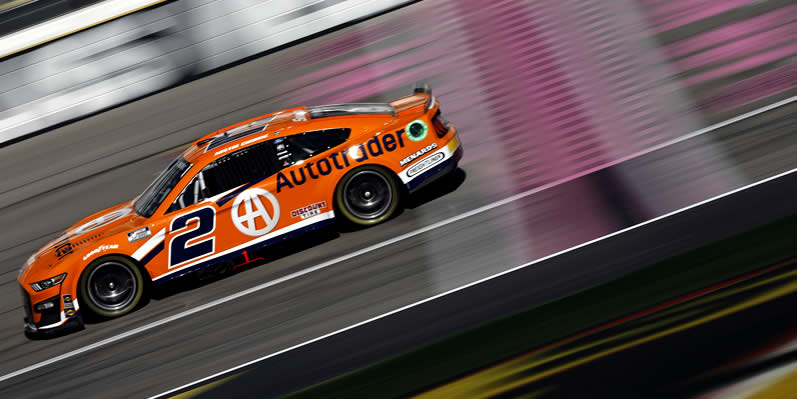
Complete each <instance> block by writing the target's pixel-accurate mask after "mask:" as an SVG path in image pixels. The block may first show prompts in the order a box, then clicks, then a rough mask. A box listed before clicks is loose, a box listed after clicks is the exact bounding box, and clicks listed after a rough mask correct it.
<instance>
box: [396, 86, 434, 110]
mask: <svg viewBox="0 0 797 399" xmlns="http://www.w3.org/2000/svg"><path fill="white" fill-rule="evenodd" d="M436 102H437V101H436V100H435V97H434V96H433V95H432V88H431V86H429V84H428V83H416V84H415V85H414V86H413V88H412V94H411V95H409V96H406V97H401V98H399V99H396V100H394V101H391V102H390V105H391V106H392V107H393V108H394V109H395V110H396V113H402V112H404V111H408V110H410V109H413V108H416V107H420V106H423V112H427V111H429V110H430V109H432V108H433V107H434V106H435V103H436Z"/></svg>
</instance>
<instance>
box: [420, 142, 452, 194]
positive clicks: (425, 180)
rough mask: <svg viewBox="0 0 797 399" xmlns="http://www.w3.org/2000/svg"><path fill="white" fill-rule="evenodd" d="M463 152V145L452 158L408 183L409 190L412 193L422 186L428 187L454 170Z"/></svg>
mask: <svg viewBox="0 0 797 399" xmlns="http://www.w3.org/2000/svg"><path fill="white" fill-rule="evenodd" d="M462 153H463V150H462V147H459V148H457V149H456V150H454V153H453V154H452V156H451V157H450V158H448V159H446V160H445V161H443V162H441V163H439V164H437V165H436V166H434V167H432V168H431V169H429V170H427V171H425V172H423V173H422V174H421V175H420V176H418V177H417V178H416V179H413V180H412V181H410V182H409V183H407V190H409V192H410V193H414V192H415V191H418V190H420V189H421V188H423V187H426V186H428V185H429V184H431V183H433V182H435V181H436V180H438V179H440V178H441V177H443V176H446V175H448V174H449V173H451V172H453V171H454V170H455V169H456V168H457V166H458V165H459V161H460V159H462Z"/></svg>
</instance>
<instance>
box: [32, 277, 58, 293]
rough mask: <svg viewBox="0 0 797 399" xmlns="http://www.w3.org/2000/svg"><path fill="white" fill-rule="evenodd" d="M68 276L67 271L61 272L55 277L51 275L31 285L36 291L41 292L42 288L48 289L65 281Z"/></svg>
mask: <svg viewBox="0 0 797 399" xmlns="http://www.w3.org/2000/svg"><path fill="white" fill-rule="evenodd" d="M65 278H66V273H62V274H59V275H57V276H55V277H50V278H48V279H47V280H42V281H39V282H37V283H33V284H31V285H30V286H31V287H32V288H33V290H34V291H36V292H39V291H42V290H46V289H48V288H52V287H55V286H56V285H58V284H61V283H62V282H64V279H65Z"/></svg>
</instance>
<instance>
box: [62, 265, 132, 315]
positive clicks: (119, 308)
mask: <svg viewBox="0 0 797 399" xmlns="http://www.w3.org/2000/svg"><path fill="white" fill-rule="evenodd" d="M78 290H79V292H80V301H81V302H80V304H81V305H82V306H85V307H86V308H88V310H90V311H91V313H94V314H96V315H98V316H101V317H106V318H112V317H119V316H122V315H125V314H127V313H130V311H132V310H133V309H134V308H135V307H136V305H138V303H139V302H140V301H141V297H142V296H143V293H144V276H143V275H142V274H141V270H140V269H139V268H138V267H137V266H136V265H135V264H134V263H133V261H131V260H130V259H128V258H125V257H123V256H116V255H112V256H106V257H103V258H100V259H97V260H95V261H94V262H92V263H91V264H90V265H89V266H88V267H86V269H85V270H84V271H83V274H82V276H81V277H80V282H79V287H78Z"/></svg>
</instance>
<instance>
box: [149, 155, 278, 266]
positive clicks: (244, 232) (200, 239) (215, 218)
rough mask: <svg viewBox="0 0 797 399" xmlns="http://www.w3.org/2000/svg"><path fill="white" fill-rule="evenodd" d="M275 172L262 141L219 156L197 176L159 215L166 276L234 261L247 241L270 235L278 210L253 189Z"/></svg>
mask: <svg viewBox="0 0 797 399" xmlns="http://www.w3.org/2000/svg"><path fill="white" fill-rule="evenodd" d="M276 170H277V167H276V166H275V163H274V155H273V151H271V149H270V144H269V143H268V142H266V143H260V144H256V145H252V146H249V147H245V148H243V149H241V150H238V151H235V152H233V153H231V154H228V155H225V156H223V157H221V158H219V159H217V160H215V161H213V162H211V163H210V164H209V165H207V166H206V167H204V168H203V169H202V170H201V171H199V172H198V173H197V174H196V175H195V176H194V177H193V178H192V179H191V181H190V182H189V183H188V184H187V185H186V186H185V188H184V189H183V191H182V192H181V193H180V194H179V195H178V196H177V198H176V199H175V201H174V202H173V203H172V204H171V206H170V207H169V208H168V210H167V211H166V213H165V215H164V216H165V217H166V218H167V220H168V228H167V233H166V240H165V243H166V250H167V252H168V260H167V265H168V269H169V270H168V272H167V273H173V272H174V271H176V270H183V269H186V268H191V269H194V268H201V267H204V266H207V265H208V264H212V263H216V262H218V261H222V260H224V259H226V258H229V257H233V256H237V255H239V254H240V250H242V249H245V248H247V246H248V244H251V241H253V240H254V239H256V238H258V237H260V236H262V235H264V234H266V233H268V232H269V231H271V230H273V229H274V228H275V227H276V222H277V221H278V220H279V217H280V209H279V206H278V204H276V203H274V202H271V201H269V200H268V199H269V195H268V193H264V192H263V191H264V190H260V191H258V190H254V187H253V186H254V185H255V184H257V183H258V182H262V181H264V180H265V179H267V178H268V177H269V176H271V175H273V174H274V172H276ZM253 190H254V191H253ZM272 197H273V195H272ZM263 198H265V200H264V199H263ZM233 209H235V210H236V211H237V212H235V216H233V213H231V211H232V210H233ZM239 209H240V210H239Z"/></svg>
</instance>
